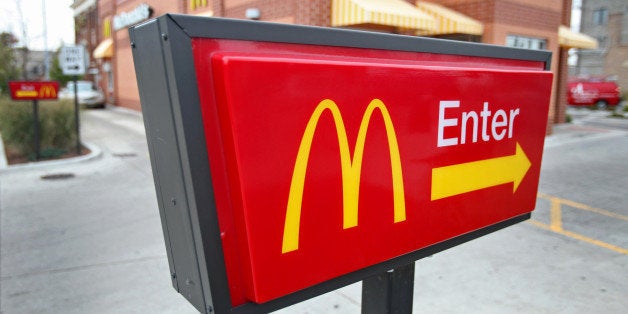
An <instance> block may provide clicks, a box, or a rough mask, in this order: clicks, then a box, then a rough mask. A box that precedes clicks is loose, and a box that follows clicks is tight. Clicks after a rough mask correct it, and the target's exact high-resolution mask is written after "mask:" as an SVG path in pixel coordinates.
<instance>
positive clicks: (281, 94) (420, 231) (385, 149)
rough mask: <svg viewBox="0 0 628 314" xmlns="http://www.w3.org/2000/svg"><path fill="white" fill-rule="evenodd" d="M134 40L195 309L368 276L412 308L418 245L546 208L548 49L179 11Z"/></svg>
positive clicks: (168, 228)
mask: <svg viewBox="0 0 628 314" xmlns="http://www.w3.org/2000/svg"><path fill="white" fill-rule="evenodd" d="M130 40H131V47H132V50H133V59H134V65H135V69H136V74H137V82H138V87H139V92H140V100H141V103H142V113H143V117H144V122H145V126H146V136H147V139H148V146H149V152H150V156H151V165H152V170H153V174H154V178H155V187H156V191H157V200H158V204H159V211H160V214H161V219H162V226H163V232H164V239H165V243H166V251H167V253H168V261H169V265H170V274H169V275H170V278H172V284H173V286H174V288H175V289H176V290H177V291H178V292H179V293H180V294H181V295H182V296H184V297H185V298H186V299H187V300H188V301H189V302H190V303H191V304H193V305H194V306H195V307H196V308H197V309H198V310H199V311H202V312H207V313H210V312H211V313H232V314H238V313H261V312H271V311H274V310H277V309H280V308H283V307H286V306H288V305H291V304H294V303H297V302H300V301H303V300H306V299H309V298H312V297H315V296H317V295H320V294H322V293H326V292H329V291H331V290H334V289H337V288H340V287H343V286H345V285H348V284H351V283H354V282H357V281H363V282H364V283H363V285H364V288H363V311H364V312H365V313H392V312H399V313H409V312H411V310H412V286H413V274H414V263H415V262H416V261H417V260H419V259H421V258H424V257H427V256H430V255H433V254H435V253H437V252H440V251H443V250H446V249H449V248H451V247H454V246H456V245H458V244H461V243H464V242H466V241H469V240H472V239H475V238H477V237H480V236H483V235H486V234H488V233H491V232H494V231H497V230H499V229H501V228H504V227H507V226H510V225H513V224H516V223H518V222H521V221H524V220H526V219H528V218H529V217H530V212H531V211H532V210H533V209H534V207H535V203H536V193H537V190H538V182H539V174H540V164H541V160H542V153H543V142H544V138H545V129H546V124H547V112H548V108H549V101H550V94H551V87H552V74H551V72H550V65H549V62H550V60H551V53H550V52H547V51H532V50H522V49H512V48H507V47H497V46H489V45H482V44H476V43H464V42H453V41H444V40H435V39H428V38H419V37H410V36H398V35H391V34H382V33H369V32H362V31H352V30H346V29H330V28H316V27H305V26H294V25H283V24H274V23H265V22H253V21H241V20H230V19H219V18H202V17H192V16H184V15H165V16H161V17H159V18H157V19H154V20H150V21H147V22H144V23H142V24H139V25H137V26H134V27H132V28H130ZM487 199H490V200H491V201H490V202H487V201H486V200H487ZM391 269H392V270H393V271H392V272H389V270H391Z"/></svg>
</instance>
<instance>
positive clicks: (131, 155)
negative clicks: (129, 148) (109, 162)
mask: <svg viewBox="0 0 628 314" xmlns="http://www.w3.org/2000/svg"><path fill="white" fill-rule="evenodd" d="M112 155H113V157H119V158H128V157H135V156H137V154H136V153H115V154H112Z"/></svg>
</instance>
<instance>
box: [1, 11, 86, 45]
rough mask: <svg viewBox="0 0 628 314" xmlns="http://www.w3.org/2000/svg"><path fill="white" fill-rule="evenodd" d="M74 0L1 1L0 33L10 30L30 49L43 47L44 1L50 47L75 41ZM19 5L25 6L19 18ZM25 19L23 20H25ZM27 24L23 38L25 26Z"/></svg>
mask: <svg viewBox="0 0 628 314" xmlns="http://www.w3.org/2000/svg"><path fill="white" fill-rule="evenodd" d="M72 2H73V0H0V32H11V33H13V35H15V37H17V38H18V39H19V40H20V42H19V43H18V46H22V45H23V44H24V43H26V44H27V46H28V48H29V49H30V50H44V46H45V45H44V23H43V15H44V14H43V11H42V3H43V4H44V5H45V8H46V11H45V15H46V21H47V23H46V25H47V37H48V40H47V41H46V42H47V43H48V49H49V50H57V48H59V47H60V46H61V45H62V43H65V44H73V43H74V17H73V14H72V9H71V8H70V5H71V4H72ZM18 6H19V7H21V8H22V15H23V19H21V18H20V14H19V10H18ZM22 21H24V23H23V22H22ZM23 26H25V27H26V34H27V36H26V40H24V36H23V30H22V27H23Z"/></svg>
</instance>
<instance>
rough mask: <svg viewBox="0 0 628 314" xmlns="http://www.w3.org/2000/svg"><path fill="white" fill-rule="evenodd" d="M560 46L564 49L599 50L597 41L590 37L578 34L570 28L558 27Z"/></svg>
mask: <svg viewBox="0 0 628 314" xmlns="http://www.w3.org/2000/svg"><path fill="white" fill-rule="evenodd" d="M558 44H559V45H560V46H561V47H563V48H580V49H597V48H598V43H597V40H596V39H595V38H593V37H591V36H589V35H585V34H582V33H576V32H574V31H572V30H571V29H569V27H567V26H564V25H561V26H559V27H558Z"/></svg>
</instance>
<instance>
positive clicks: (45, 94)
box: [9, 81, 59, 100]
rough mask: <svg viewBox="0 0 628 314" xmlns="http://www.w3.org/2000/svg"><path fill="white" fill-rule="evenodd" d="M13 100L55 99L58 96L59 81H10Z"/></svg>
mask: <svg viewBox="0 0 628 314" xmlns="http://www.w3.org/2000/svg"><path fill="white" fill-rule="evenodd" d="M9 89H10V90H11V98H12V99H13V100H54V99H57V98H58V94H59V82H56V81H44V82H29V81H15V82H9Z"/></svg>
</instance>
